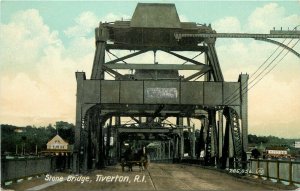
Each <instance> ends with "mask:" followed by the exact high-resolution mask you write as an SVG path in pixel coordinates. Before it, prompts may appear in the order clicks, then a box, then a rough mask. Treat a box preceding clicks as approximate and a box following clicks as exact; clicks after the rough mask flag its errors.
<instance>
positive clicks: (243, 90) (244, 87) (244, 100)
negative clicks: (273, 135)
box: [239, 74, 249, 151]
mask: <svg viewBox="0 0 300 191" xmlns="http://www.w3.org/2000/svg"><path fill="white" fill-rule="evenodd" d="M248 79H249V75H248V74H241V75H240V76H239V82H240V98H241V106H240V111H241V113H240V116H241V120H242V143H243V149H244V151H247V149H248V93H247V92H248Z"/></svg>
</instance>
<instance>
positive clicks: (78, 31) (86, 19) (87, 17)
mask: <svg viewBox="0 0 300 191" xmlns="http://www.w3.org/2000/svg"><path fill="white" fill-rule="evenodd" d="M75 23H76V25H75V26H72V27H69V28H67V29H66V30H65V31H64V33H65V34H66V35H67V36H68V37H84V36H87V35H89V34H90V33H91V32H94V29H95V28H96V27H97V26H98V23H99V20H98V18H97V16H96V15H95V14H94V13H93V12H90V11H87V12H83V13H81V14H80V15H79V17H77V18H76V19H75Z"/></svg>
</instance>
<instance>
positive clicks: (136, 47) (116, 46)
mask: <svg viewBox="0 0 300 191" xmlns="http://www.w3.org/2000/svg"><path fill="white" fill-rule="evenodd" d="M106 49H107V50H114V49H116V50H166V51H200V52H205V51H207V47H206V46H143V45H129V44H128V45H127V44H126V45H124V44H106Z"/></svg>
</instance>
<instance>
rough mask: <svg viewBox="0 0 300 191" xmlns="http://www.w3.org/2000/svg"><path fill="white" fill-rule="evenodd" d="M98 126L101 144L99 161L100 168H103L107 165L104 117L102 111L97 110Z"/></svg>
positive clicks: (99, 142)
mask: <svg viewBox="0 0 300 191" xmlns="http://www.w3.org/2000/svg"><path fill="white" fill-rule="evenodd" d="M96 120H97V128H98V129H99V131H98V144H99V150H98V155H99V162H98V169H100V168H103V167H104V166H105V150H104V137H103V123H104V119H103V117H102V116H101V111H100V110H97V119H96Z"/></svg>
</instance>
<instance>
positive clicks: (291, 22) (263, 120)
mask: <svg viewBox="0 0 300 191" xmlns="http://www.w3.org/2000/svg"><path fill="white" fill-rule="evenodd" d="M299 22H300V20H299V15H289V14H287V13H286V10H285V9H284V8H283V7H280V6H279V5H278V4H276V3H268V4H265V5H264V6H262V7H258V8H256V9H255V10H254V11H253V12H252V13H251V14H250V15H249V17H248V20H247V23H246V24H245V25H241V24H240V21H239V20H238V19H237V18H234V17H225V18H223V19H220V20H217V21H215V22H214V23H213V28H214V29H216V30H217V32H256V33H269V30H270V29H272V28H273V26H276V27H277V28H278V27H279V26H283V27H285V28H286V29H287V27H290V29H291V28H292V27H294V26H295V25H296V24H297V23H299ZM235 30H236V31H235ZM278 41H280V42H281V41H282V40H278ZM289 41H290V40H286V41H285V43H287V42H289ZM294 43H295V40H294V41H293V42H292V43H291V44H290V46H291V45H292V44H294ZM216 46H217V48H216V49H217V51H218V56H219V61H220V63H221V68H222V69H223V73H224V76H225V79H226V80H227V81H236V80H237V77H238V75H239V74H240V73H241V72H243V73H248V74H249V73H250V81H252V80H254V77H251V75H252V74H253V73H254V72H255V71H256V70H257V69H258V67H259V66H260V65H261V64H263V63H264V62H265V61H266V59H267V58H268V57H269V56H270V55H271V54H272V53H273V52H274V51H275V50H276V48H277V46H276V45H274V44H270V43H266V42H261V41H255V40H253V39H218V40H217V43H216ZM294 49H295V50H296V51H298V52H299V50H300V49H299V45H298V46H295V47H294ZM281 50H282V48H280V49H279V51H277V52H276V54H274V55H273V56H272V57H271V59H269V60H268V61H267V62H266V64H265V65H264V66H267V65H268V64H269V63H271V61H272V60H273V59H275V57H276V55H277V54H278V53H279V52H280V51H281ZM285 53H286V51H284V52H283V53H281V54H280V56H279V57H278V59H276V60H275V61H274V62H273V64H272V65H271V67H272V66H274V65H275V64H277V66H276V67H275V68H274V70H273V71H272V72H270V73H269V74H268V75H266V76H264V78H263V79H262V80H261V81H260V82H259V83H258V84H257V85H255V86H254V87H253V88H252V89H251V90H250V91H249V92H248V94H249V132H250V133H254V134H256V133H257V134H263V135H269V134H272V135H276V136H285V137H291V136H292V137H300V130H299V126H300V119H299V117H298V116H299V114H300V110H299V107H300V102H299V101H297V100H298V98H299V96H300V89H299V83H300V78H299V71H300V64H299V58H297V57H296V56H295V55H293V54H291V53H289V54H287V56H286V57H285V58H284V59H283V60H282V61H281V62H279V63H278V61H279V60H280V59H281V58H283V55H284V54H285ZM271 67H270V68H271ZM263 68H264V67H263ZM260 71H261V70H260ZM267 71H268V70H267ZM259 73H260V72H258V73H257V74H259ZM265 73H266V72H264V74H265ZM258 79H260V77H259V78H258ZM256 81H257V80H255V81H254V82H253V83H252V84H251V85H254V83H255V82H256ZM283 129H285V131H283ZM295 129H296V130H295Z"/></svg>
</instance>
